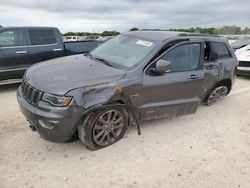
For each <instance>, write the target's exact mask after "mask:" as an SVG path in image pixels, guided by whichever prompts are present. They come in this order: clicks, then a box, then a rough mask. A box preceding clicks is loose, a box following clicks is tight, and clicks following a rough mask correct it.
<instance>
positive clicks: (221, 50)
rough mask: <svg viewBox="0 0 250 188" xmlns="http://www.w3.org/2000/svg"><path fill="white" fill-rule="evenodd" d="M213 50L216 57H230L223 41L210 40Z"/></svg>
mask: <svg viewBox="0 0 250 188" xmlns="http://www.w3.org/2000/svg"><path fill="white" fill-rule="evenodd" d="M212 46H213V50H214V52H215V56H216V58H217V59H218V58H229V57H232V55H231V53H230V52H229V50H228V48H227V45H226V44H225V43H223V42H212Z"/></svg>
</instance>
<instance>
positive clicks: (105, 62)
mask: <svg viewBox="0 0 250 188" xmlns="http://www.w3.org/2000/svg"><path fill="white" fill-rule="evenodd" d="M94 58H95V59H96V60H98V61H101V62H103V63H104V64H105V65H108V66H110V67H113V65H111V64H110V63H109V62H108V61H107V60H105V59H102V58H99V57H94Z"/></svg>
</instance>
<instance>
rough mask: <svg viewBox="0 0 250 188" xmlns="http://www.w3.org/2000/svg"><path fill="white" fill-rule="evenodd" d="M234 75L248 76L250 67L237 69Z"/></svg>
mask: <svg viewBox="0 0 250 188" xmlns="http://www.w3.org/2000/svg"><path fill="white" fill-rule="evenodd" d="M235 74H236V75H242V76H250V67H237V69H236V71H235Z"/></svg>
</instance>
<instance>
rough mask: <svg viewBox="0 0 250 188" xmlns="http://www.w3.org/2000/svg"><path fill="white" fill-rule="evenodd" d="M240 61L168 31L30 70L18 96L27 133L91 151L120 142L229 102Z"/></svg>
mask: <svg viewBox="0 0 250 188" xmlns="http://www.w3.org/2000/svg"><path fill="white" fill-rule="evenodd" d="M236 66H237V58H236V56H235V54H234V51H233V50H232V48H231V47H230V45H229V44H228V42H227V40H225V39H222V38H220V37H214V36H207V35H196V34H187V33H178V32H167V31H137V32H128V33H124V34H121V35H119V36H117V37H115V38H113V39H110V40H109V41H107V42H105V43H104V44H102V45H101V46H99V47H97V48H96V49H94V50H93V51H91V52H90V53H87V54H86V55H85V56H83V55H75V56H70V57H65V58H60V59H55V60H50V61H47V62H45V63H40V64H38V65H36V66H32V67H31V68H30V69H29V70H28V71H27V72H26V74H25V75H24V79H23V82H22V84H21V86H20V88H19V89H18V91H17V99H18V103H19V106H20V109H21V111H22V113H23V114H24V116H25V117H26V119H27V120H28V121H29V122H30V124H31V128H32V129H33V130H37V131H38V132H39V134H40V135H41V136H42V137H43V138H45V139H48V140H51V141H55V142H66V141H68V140H70V139H71V137H72V135H74V134H75V133H78V135H79V138H80V140H81V141H82V143H83V144H84V145H85V146H86V147H88V148H89V149H91V150H96V149H100V148H103V147H107V146H109V145H111V144H113V143H115V142H117V141H118V140H120V139H121V138H122V137H123V135H124V134H125V132H126V129H127V126H128V125H129V124H130V123H131V124H135V125H137V128H138V133H140V128H139V122H141V121H144V120H150V119H158V118H172V117H175V116H180V115H185V114H190V113H194V112H196V110H197V107H198V105H199V104H200V102H202V101H204V102H205V103H206V104H207V105H212V104H214V103H215V102H217V101H218V100H221V99H222V98H223V97H225V96H226V95H228V94H229V92H230V91H231V89H232V85H233V81H234V72H235V68H236Z"/></svg>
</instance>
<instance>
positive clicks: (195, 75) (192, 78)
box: [188, 74, 200, 80]
mask: <svg viewBox="0 0 250 188" xmlns="http://www.w3.org/2000/svg"><path fill="white" fill-rule="evenodd" d="M198 78H200V76H199V75H197V74H191V75H190V76H189V77H188V79H191V80H195V79H198Z"/></svg>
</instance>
